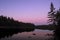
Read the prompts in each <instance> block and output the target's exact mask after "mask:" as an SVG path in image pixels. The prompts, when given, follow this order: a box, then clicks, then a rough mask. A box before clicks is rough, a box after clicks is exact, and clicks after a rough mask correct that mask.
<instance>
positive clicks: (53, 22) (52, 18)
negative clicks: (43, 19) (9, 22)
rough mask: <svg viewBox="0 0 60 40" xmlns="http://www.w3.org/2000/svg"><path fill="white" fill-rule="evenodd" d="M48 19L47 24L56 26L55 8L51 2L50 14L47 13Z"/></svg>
mask: <svg viewBox="0 0 60 40" xmlns="http://www.w3.org/2000/svg"><path fill="white" fill-rule="evenodd" d="M48 18H49V20H48V21H49V22H51V23H52V24H53V25H56V18H55V8H54V5H53V3H52V2H51V5H50V12H48Z"/></svg>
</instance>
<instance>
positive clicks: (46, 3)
mask: <svg viewBox="0 0 60 40" xmlns="http://www.w3.org/2000/svg"><path fill="white" fill-rule="evenodd" d="M51 2H52V3H53V5H54V7H55V8H56V9H58V8H60V5H59V4H60V0H0V15H4V16H7V17H11V18H14V19H15V20H18V21H21V22H28V23H34V24H35V25H47V24H48V23H47V20H48V18H47V17H48V12H49V11H50V4H51Z"/></svg>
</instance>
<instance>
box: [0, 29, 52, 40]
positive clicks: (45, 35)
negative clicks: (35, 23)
mask: <svg viewBox="0 0 60 40" xmlns="http://www.w3.org/2000/svg"><path fill="white" fill-rule="evenodd" d="M52 35H53V30H41V29H35V30H34V31H31V32H21V33H20V32H18V33H15V34H13V35H9V36H5V37H1V38H0V40H53V36H52Z"/></svg>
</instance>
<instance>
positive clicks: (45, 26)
mask: <svg viewBox="0 0 60 40" xmlns="http://www.w3.org/2000/svg"><path fill="white" fill-rule="evenodd" d="M36 28H37V29H43V30H55V29H56V26H53V25H38V26H36Z"/></svg>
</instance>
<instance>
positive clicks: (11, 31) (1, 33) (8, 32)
mask: <svg viewBox="0 0 60 40" xmlns="http://www.w3.org/2000/svg"><path fill="white" fill-rule="evenodd" d="M30 31H33V30H21V29H20V30H19V29H0V38H4V37H5V36H6V37H9V36H12V35H13V34H17V33H18V32H19V33H21V32H30Z"/></svg>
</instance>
